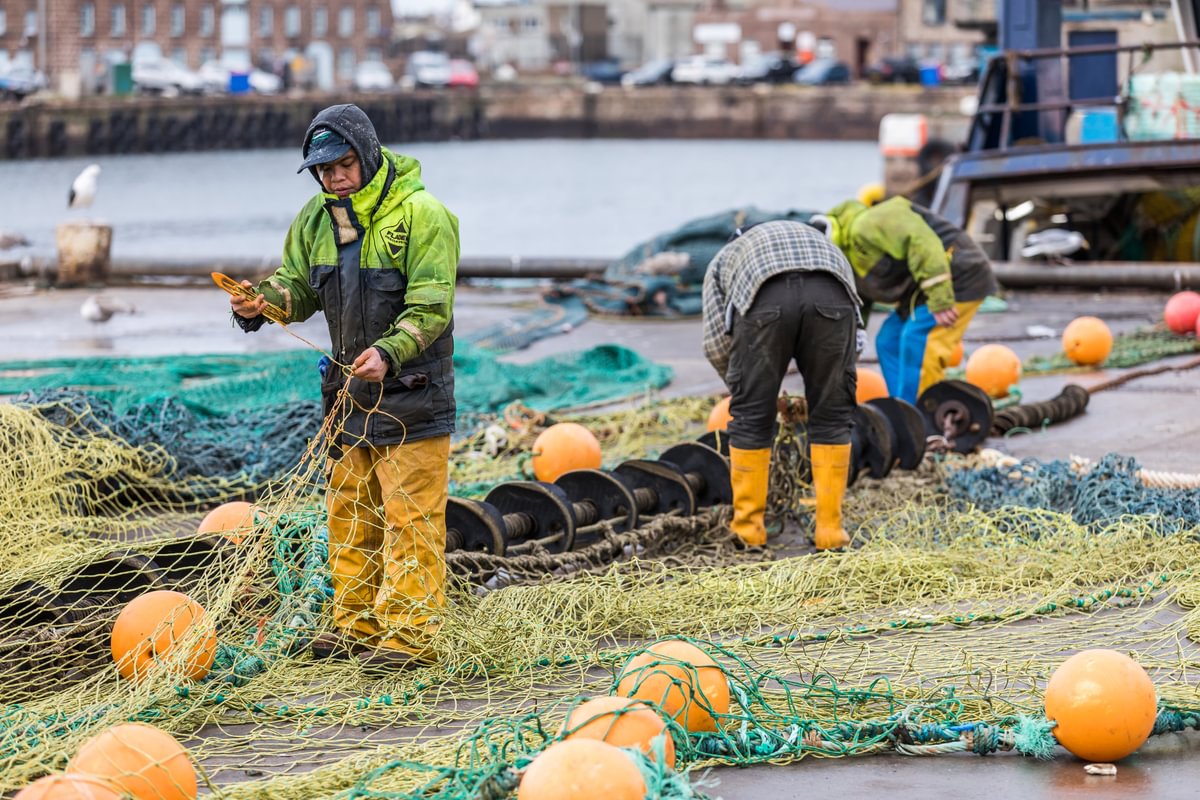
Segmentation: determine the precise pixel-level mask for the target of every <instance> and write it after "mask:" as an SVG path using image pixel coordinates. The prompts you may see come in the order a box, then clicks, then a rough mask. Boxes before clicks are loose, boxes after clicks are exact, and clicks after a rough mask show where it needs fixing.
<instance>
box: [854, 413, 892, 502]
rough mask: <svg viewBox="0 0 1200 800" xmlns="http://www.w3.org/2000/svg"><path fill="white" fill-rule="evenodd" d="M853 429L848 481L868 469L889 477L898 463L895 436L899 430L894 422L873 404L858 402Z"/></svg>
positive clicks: (878, 474)
mask: <svg viewBox="0 0 1200 800" xmlns="http://www.w3.org/2000/svg"><path fill="white" fill-rule="evenodd" d="M851 419H852V421H853V423H852V427H851V429H850V474H849V476H848V477H847V485H851V484H853V483H854V482H855V481H856V480H857V479H858V476H859V475H860V474H861V473H862V472H863V471H864V470H865V471H866V473H867V474H868V475H869V476H871V477H872V478H886V477H887V476H888V475H889V474H890V473H891V471H892V467H894V466H895V464H896V461H895V457H894V456H893V455H892V440H893V439H894V438H895V436H896V434H895V432H894V431H893V430H892V424H891V423H890V422H888V418H887V417H885V416H884V415H883V413H882V412H881V411H879V410H878V409H877V408H875V407H874V406H870V405H865V404H864V405H859V406H855V408H854V413H853V414H852V416H851Z"/></svg>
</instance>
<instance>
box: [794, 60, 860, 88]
mask: <svg viewBox="0 0 1200 800" xmlns="http://www.w3.org/2000/svg"><path fill="white" fill-rule="evenodd" d="M794 80H795V81H796V83H801V84H804V85H805V86H828V85H829V84H834V83H849V82H850V67H848V66H847V65H846V64H845V62H842V61H835V60H834V59H832V58H818V59H816V60H815V61H810V62H809V63H807V64H805V65H804V66H803V67H801V68H800V69H798V70H797V71H796V75H795V78H794Z"/></svg>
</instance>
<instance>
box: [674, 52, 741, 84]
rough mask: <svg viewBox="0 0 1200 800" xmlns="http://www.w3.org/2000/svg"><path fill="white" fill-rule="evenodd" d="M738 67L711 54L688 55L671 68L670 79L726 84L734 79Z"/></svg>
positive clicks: (685, 81)
mask: <svg viewBox="0 0 1200 800" xmlns="http://www.w3.org/2000/svg"><path fill="white" fill-rule="evenodd" d="M737 77H738V67H737V65H736V64H731V63H729V62H728V61H726V60H725V59H723V58H714V57H712V56H690V57H688V58H685V59H684V60H682V61H680V62H679V63H678V64H676V65H675V68H674V69H673V70H671V80H673V81H675V82H676V83H694V84H718V85H719V84H726V83H730V82H732V81H734V80H736V79H737Z"/></svg>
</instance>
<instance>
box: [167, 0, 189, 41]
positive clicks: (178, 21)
mask: <svg viewBox="0 0 1200 800" xmlns="http://www.w3.org/2000/svg"><path fill="white" fill-rule="evenodd" d="M186 30H187V10H186V9H185V8H184V7H183V3H176V4H175V5H173V6H171V35H172V36H174V37H176V38H178V37H180V36H183V34H184V31H186Z"/></svg>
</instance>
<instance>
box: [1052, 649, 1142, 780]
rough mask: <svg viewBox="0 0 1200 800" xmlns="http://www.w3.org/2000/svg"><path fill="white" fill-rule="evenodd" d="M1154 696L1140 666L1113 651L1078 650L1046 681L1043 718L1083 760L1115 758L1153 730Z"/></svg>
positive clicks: (1069, 748) (1062, 741)
mask: <svg viewBox="0 0 1200 800" xmlns="http://www.w3.org/2000/svg"><path fill="white" fill-rule="evenodd" d="M1156 713H1157V700H1156V697H1155V692H1154V683H1153V682H1152V681H1151V680H1150V676H1149V675H1147V674H1146V670H1144V669H1142V666H1141V664H1138V663H1137V662H1136V661H1134V660H1133V659H1132V658H1130V657H1129V656H1127V655H1125V654H1124V653H1118V652H1116V651H1115V650H1084V651H1083V652H1082V653H1076V654H1075V655H1073V656H1071V657H1070V658H1068V659H1067V660H1066V661H1064V662H1063V663H1062V664H1060V665H1059V667H1058V669H1056V670H1054V674H1053V675H1052V676H1050V682H1049V683H1048V684H1046V719H1049V720H1052V721H1054V722H1057V723H1058V724H1057V726H1055V728H1054V737H1055V738H1056V739H1058V743H1059V744H1061V745H1062V746H1063V747H1065V748H1067V749H1068V750H1070V751H1071V752H1072V753H1074V754H1075V755H1076V756H1078V757H1079V758H1082V759H1083V760H1085V761H1117V760H1119V759H1122V758H1124V757H1125V756H1127V755H1129V754H1130V753H1132V752H1133V751H1134V750H1137V749H1138V748H1139V747H1141V746H1142V743H1143V742H1145V741H1146V738H1147V737H1149V736H1150V731H1151V730H1153V729H1154V717H1155V715H1156Z"/></svg>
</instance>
